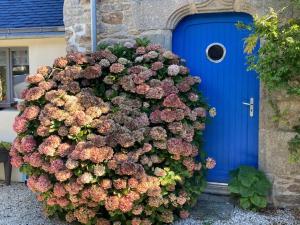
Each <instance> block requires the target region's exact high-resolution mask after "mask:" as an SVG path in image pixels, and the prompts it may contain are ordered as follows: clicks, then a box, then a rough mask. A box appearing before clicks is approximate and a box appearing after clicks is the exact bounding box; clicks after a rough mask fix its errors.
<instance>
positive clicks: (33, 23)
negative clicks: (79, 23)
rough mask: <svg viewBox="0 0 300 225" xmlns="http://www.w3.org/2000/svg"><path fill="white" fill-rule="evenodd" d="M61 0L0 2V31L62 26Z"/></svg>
mask: <svg viewBox="0 0 300 225" xmlns="http://www.w3.org/2000/svg"><path fill="white" fill-rule="evenodd" d="M63 4H64V1H63V0H0V29H1V28H29V27H57V26H63V25H64V22H63Z"/></svg>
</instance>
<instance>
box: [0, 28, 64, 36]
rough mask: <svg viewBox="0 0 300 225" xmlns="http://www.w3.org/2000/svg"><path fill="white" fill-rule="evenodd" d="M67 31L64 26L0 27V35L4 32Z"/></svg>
mask: <svg viewBox="0 0 300 225" xmlns="http://www.w3.org/2000/svg"><path fill="white" fill-rule="evenodd" d="M61 31H65V27H64V26H54V27H21V28H0V35H1V34H3V33H6V34H12V33H37V32H39V33H44V32H61Z"/></svg>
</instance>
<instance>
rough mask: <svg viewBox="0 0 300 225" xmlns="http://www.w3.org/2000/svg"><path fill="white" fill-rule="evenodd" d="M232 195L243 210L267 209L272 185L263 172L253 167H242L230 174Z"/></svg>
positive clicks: (229, 186)
mask: <svg viewBox="0 0 300 225" xmlns="http://www.w3.org/2000/svg"><path fill="white" fill-rule="evenodd" d="M230 176H231V180H230V182H229V184H228V188H229V191H230V193H231V194H232V195H233V197H234V198H236V199H237V200H238V202H239V205H240V206H241V207H242V208H243V209H251V210H259V209H262V208H266V206H267V195H268V192H269V191H270V189H271V183H270V181H269V180H268V179H267V177H266V176H265V174H264V173H263V172H262V171H259V170H257V169H255V168H254V167H251V166H240V167H239V168H237V169H235V170H232V171H231V172H230Z"/></svg>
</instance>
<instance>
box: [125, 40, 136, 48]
mask: <svg viewBox="0 0 300 225" xmlns="http://www.w3.org/2000/svg"><path fill="white" fill-rule="evenodd" d="M124 46H125V47H126V48H133V47H134V43H132V42H129V41H127V42H125V43H124Z"/></svg>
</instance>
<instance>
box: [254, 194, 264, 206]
mask: <svg viewBox="0 0 300 225" xmlns="http://www.w3.org/2000/svg"><path fill="white" fill-rule="evenodd" d="M250 201H251V202H252V204H253V205H255V206H257V207H259V208H265V207H267V199H266V197H262V196H259V195H257V194H254V195H253V196H252V197H251V198H250Z"/></svg>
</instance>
